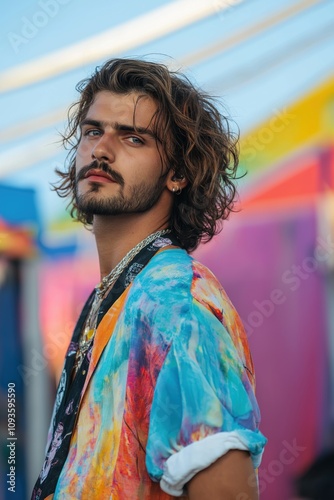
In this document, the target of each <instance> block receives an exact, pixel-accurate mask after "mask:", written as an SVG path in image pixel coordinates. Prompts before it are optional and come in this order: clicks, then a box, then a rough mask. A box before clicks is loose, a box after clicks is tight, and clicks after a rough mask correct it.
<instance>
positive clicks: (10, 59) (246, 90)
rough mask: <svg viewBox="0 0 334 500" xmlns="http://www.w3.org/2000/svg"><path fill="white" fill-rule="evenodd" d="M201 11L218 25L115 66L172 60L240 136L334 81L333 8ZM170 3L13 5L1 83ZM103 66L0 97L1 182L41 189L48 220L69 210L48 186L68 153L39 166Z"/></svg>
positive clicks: (241, 5) (153, 44) (71, 0)
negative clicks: (80, 89) (222, 109)
mask: <svg viewBox="0 0 334 500" xmlns="http://www.w3.org/2000/svg"><path fill="white" fill-rule="evenodd" d="M203 2H205V3H210V4H211V5H212V6H213V12H212V14H211V15H210V16H208V17H205V18H204V19H201V20H200V21H197V22H195V23H193V24H190V25H188V26H186V27H184V28H182V29H180V30H176V31H174V32H173V33H170V34H168V35H165V36H163V37H157V38H156V39H154V40H152V41H150V42H149V43H145V44H142V45H138V46H136V47H133V48H132V49H131V51H129V52H128V51H127V52H123V53H122V52H120V53H117V56H136V57H138V56H146V57H147V58H148V59H149V58H152V59H154V60H158V61H166V60H167V61H173V60H174V64H175V65H176V66H181V67H182V70H183V71H185V72H186V73H187V75H188V76H189V77H190V78H191V79H192V80H194V81H195V82H197V84H198V85H200V86H201V87H203V88H205V89H206V90H207V91H209V92H211V93H213V94H215V95H217V96H220V97H222V99H223V101H224V102H225V104H226V105H227V108H228V109H229V112H230V114H231V116H232V117H233V119H234V120H235V121H236V122H237V123H238V125H239V126H240V130H241V133H245V132H246V131H247V130H249V129H251V128H252V126H254V125H255V124H257V123H259V122H261V121H262V120H263V119H265V118H266V117H267V116H269V115H270V114H271V113H273V112H274V110H276V109H281V108H284V107H285V106H286V105H287V104H288V103H290V102H293V101H294V100H295V99H297V98H298V97H299V96H301V95H302V94H303V93H305V92H307V91H308V90H310V89H311V88H313V87H314V86H316V85H317V84H319V83H320V82H321V81H322V80H324V79H325V78H327V77H328V76H330V75H331V74H333V67H334V66H333V63H334V2H333V0H323V1H318V2H316V1H314V2H312V1H310V0H309V1H307V0H304V1H302V0H299V1H295V0H293V1H290V0H282V1H280V2H277V1H276V0H269V1H268V0H244V1H239V2H237V3H236V4H234V5H231V3H232V2H227V3H228V4H230V6H229V7H227V8H226V9H223V8H222V5H223V0H212V1H211V0H203ZM170 3H171V2H169V1H162V0H155V1H153V0H144V1H142V2H134V1H127V2H116V1H112V0H96V1H94V2H86V1H80V0H38V1H33V0H21V1H20V0H18V1H15V2H10V3H9V2H8V3H7V4H6V8H5V9H3V12H2V16H1V19H0V27H1V34H2V36H1V39H0V51H1V60H0V82H1V76H2V75H4V72H5V71H6V70H8V69H10V68H14V67H16V66H19V65H21V64H23V63H26V62H27V61H32V60H35V59H38V58H39V57H42V56H45V55H48V54H50V53H52V52H53V51H57V50H59V49H61V48H66V47H68V46H69V45H71V44H74V43H77V42H79V41H82V40H85V39H87V38H89V37H91V36H93V35H97V34H99V33H102V32H104V31H106V30H109V29H110V28H113V27H114V28H115V27H117V26H119V25H121V24H123V23H126V22H128V21H130V20H131V19H136V18H137V17H138V16H141V15H143V14H144V13H145V12H146V13H148V12H150V11H152V10H154V9H157V8H159V7H161V6H164V5H167V4H170ZM294 7H296V8H298V7H299V13H298V14H296V15H293V14H292V13H291V12H290V14H289V13H287V9H288V8H289V9H292V8H294ZM175 15H176V16H177V10H176V14H175ZM278 16H281V18H282V20H281V21H280V22H279V21H278ZM233 39H234V40H235V41H234V43H232V40H233ZM236 40H237V41H236ZM224 44H225V49H224ZM227 44H228V47H227V48H226V46H227ZM216 47H220V49H216ZM205 49H207V50H205ZM215 50H216V52H215ZM203 51H204V52H206V53H203ZM210 54H211V55H210ZM103 59H105V58H103ZM101 62H102V60H99V59H97V60H96V61H94V62H93V63H86V64H84V65H82V66H81V67H78V68H75V69H73V70H72V71H68V72H66V73H61V74H59V75H57V76H56V77H53V78H50V79H48V80H43V81H40V82H37V83H34V84H32V85H28V86H24V87H21V88H18V89H14V90H9V91H6V92H2V93H0V106H1V109H2V113H1V114H0V141H1V142H0V144H1V151H0V182H4V183H7V184H11V185H19V186H28V187H34V188H35V189H36V190H37V196H38V200H39V204H40V206H41V207H43V210H42V212H43V216H44V217H45V219H47V220H50V219H52V218H56V217H58V215H59V214H61V213H62V211H63V206H64V203H63V202H60V201H59V200H58V199H57V196H56V195H55V194H54V193H51V192H50V189H49V182H50V181H51V182H52V181H53V180H55V177H54V173H53V170H54V167H55V166H56V165H58V166H59V165H61V164H62V162H63V161H64V157H65V154H64V152H62V150H61V148H60V147H59V148H58V149H56V150H55V149H54V148H53V153H52V154H51V155H50V156H49V157H48V158H44V159H42V160H39V159H38V158H39V153H40V152H41V154H42V156H43V151H44V149H43V148H47V147H49V145H50V144H54V143H56V142H57V141H58V140H59V134H58V131H59V130H62V129H63V126H64V119H65V109H66V108H67V107H68V106H69V105H70V104H71V102H72V101H73V100H75V99H76V92H75V85H76V83H77V82H78V81H79V80H81V79H82V78H84V77H86V76H88V75H89V74H90V73H91V72H92V71H93V69H94V68H95V66H96V65H98V64H99V63H101ZM62 110H64V111H62ZM52 113H53V114H57V113H58V115H59V113H60V117H59V116H58V117H57V118H55V119H54V120H52V119H51V120H49V121H48V125H47V126H44V127H37V128H36V129H35V128H34V127H33V126H32V125H31V123H34V122H31V120H36V119H39V118H40V117H47V116H49V115H50V114H52ZM6 134H7V135H6ZM8 134H9V136H8ZM30 156H31V157H32V158H33V161H29V158H30Z"/></svg>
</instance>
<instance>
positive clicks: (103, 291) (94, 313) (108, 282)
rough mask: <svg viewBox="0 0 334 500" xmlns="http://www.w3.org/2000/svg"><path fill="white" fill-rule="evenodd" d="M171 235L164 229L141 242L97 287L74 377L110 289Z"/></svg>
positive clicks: (80, 342) (91, 339) (87, 347)
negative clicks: (146, 251) (134, 262)
mask: <svg viewBox="0 0 334 500" xmlns="http://www.w3.org/2000/svg"><path fill="white" fill-rule="evenodd" d="M167 233H170V229H162V230H161V231H157V232H155V233H153V234H150V235H149V236H147V237H146V238H145V239H144V240H142V241H140V242H139V243H138V245H136V246H135V247H133V248H132V249H131V250H130V251H129V252H128V253H127V254H126V255H125V257H123V259H122V260H121V261H120V262H119V263H118V264H117V266H116V267H114V269H112V270H111V272H110V273H109V274H108V275H107V276H105V277H104V278H102V280H101V282H100V283H99V284H98V285H96V287H95V296H94V300H93V303H92V305H91V308H90V311H89V314H88V316H87V319H86V322H85V325H84V328H83V332H82V334H81V337H80V340H79V346H78V350H77V353H76V358H75V363H74V375H75V374H76V373H77V371H78V370H79V368H80V365H81V363H82V361H83V359H84V357H85V355H86V353H87V351H88V349H89V347H90V346H91V345H92V343H93V340H94V337H95V333H96V328H97V318H98V314H99V310H100V307H101V304H102V302H103V300H104V298H105V297H106V296H107V293H108V292H109V290H110V288H111V287H112V286H113V285H114V284H115V282H116V281H117V279H118V278H119V277H120V275H121V274H122V273H123V271H124V269H126V267H127V266H128V265H129V264H130V262H131V261H132V260H133V259H134V257H135V256H136V255H137V254H138V253H139V252H140V251H141V250H142V249H143V248H144V247H145V246H146V245H149V244H150V243H152V241H154V240H156V239H157V238H160V237H161V236H163V235H165V234H167Z"/></svg>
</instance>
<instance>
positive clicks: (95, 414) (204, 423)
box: [54, 249, 266, 500]
mask: <svg viewBox="0 0 334 500" xmlns="http://www.w3.org/2000/svg"><path fill="white" fill-rule="evenodd" d="M258 424H259V410H258V406H257V402H256V399H255V396H254V371H253V365H252V360H251V356H250V353H249V349H248V345H247V340H246V336H245V333H244V329H243V326H242V324H241V321H240V319H239V316H238V315H237V313H236V311H235V309H234V308H233V306H232V304H231V302H230V300H229V299H228V297H227V296H226V293H225V292H224V290H223V289H222V287H221V285H220V284H219V282H218V281H217V280H216V278H215V277H214V276H213V274H212V273H211V272H210V271H209V270H208V269H207V268H206V267H204V266H203V265H201V264H200V263H198V262H197V261H195V260H194V259H193V258H192V257H190V256H189V255H188V254H187V253H186V252H185V251H183V250H180V249H166V250H162V251H160V252H159V253H157V254H156V255H155V256H154V257H153V258H152V259H151V260H150V262H149V263H148V265H147V266H146V267H145V268H144V269H143V270H142V271H141V272H140V274H139V275H138V276H137V277H136V278H135V280H134V281H133V283H132V284H131V285H129V286H128V288H127V289H126V290H125V291H124V293H123V294H122V295H121V296H120V298H119V299H118V300H117V301H116V302H115V303H114V305H113V306H112V307H111V308H110V309H109V311H108V312H107V313H106V315H105V316H104V318H103V319H102V321H101V323H100V325H99V327H98V330H97V333H96V337H95V342H94V347H93V352H92V357H91V362H90V366H89V371H88V374H87V378H86V381H85V386H84V389H83V393H82V399H81V406H80V411H79V415H78V419H77V424H76V427H75V431H74V433H73V436H72V440H71V445H70V450H69V454H68V457H67V460H66V462H65V465H64V467H63V469H62V472H61V475H60V478H59V480H58V483H57V488H56V491H55V494H54V500H60V499H62V500H65V499H66V500H68V499H69V498H77V499H79V498H80V499H83V500H85V499H90V498H101V499H103V500H106V499H113V500H136V499H138V500H139V499H141V500H148V499H150V500H152V499H160V500H166V499H169V498H173V497H174V496H175V497H176V496H181V494H182V490H183V487H184V485H185V484H186V482H187V481H189V480H190V479H191V477H193V476H194V475H195V474H196V473H197V472H198V471H200V470H202V469H203V468H205V467H208V466H209V465H210V464H211V463H213V462H214V461H215V460H217V459H218V458H219V457H220V456H222V455H224V454H225V453H226V452H227V451H228V450H230V449H241V450H249V452H250V454H251V457H252V459H253V463H254V467H255V468H256V467H257V466H258V464H259V462H260V459H261V454H262V451H263V447H264V445H265V442H266V439H265V438H264V436H263V435H262V434H261V433H260V431H259V430H258Z"/></svg>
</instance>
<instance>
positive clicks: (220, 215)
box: [54, 59, 239, 251]
mask: <svg viewBox="0 0 334 500" xmlns="http://www.w3.org/2000/svg"><path fill="white" fill-rule="evenodd" d="M76 89H77V90H78V91H79V92H80V94H81V95H80V99H79V101H78V102H76V103H75V104H73V105H72V106H71V108H70V110H69V116H68V127H67V130H66V132H65V134H64V135H63V144H64V146H65V148H66V149H69V154H68V157H67V166H66V167H65V168H66V170H65V171H61V170H59V169H56V173H57V174H58V175H59V176H60V181H59V184H58V185H54V189H55V191H56V192H57V193H58V195H59V196H61V197H67V196H70V198H71V199H70V203H69V206H71V207H72V208H71V216H72V217H73V218H74V219H76V220H79V221H81V222H83V223H84V224H85V225H89V224H91V223H92V216H91V215H87V214H85V213H83V212H82V211H81V210H80V209H79V208H78V206H77V205H76V200H75V182H76V176H75V157H76V151H77V148H78V144H79V142H80V123H81V121H82V120H83V119H84V118H85V116H86V115H87V112H88V110H89V107H90V106H91V104H92V103H93V101H94V98H95V96H96V94H97V93H98V92H100V91H103V90H107V91H110V92H114V93H117V94H128V93H130V92H140V93H142V94H144V95H148V96H150V97H151V98H153V99H154V101H155V102H156V103H157V105H158V109H157V113H156V116H155V125H154V128H155V135H156V140H157V141H158V140H159V135H161V132H159V131H163V137H164V138H163V140H162V147H163V150H164V155H163V156H164V158H165V159H166V164H167V168H168V170H169V169H173V171H174V172H175V174H176V176H178V177H180V178H183V177H185V178H186V179H187V181H188V184H187V186H186V187H185V188H184V189H183V190H182V193H181V194H180V195H179V196H175V198H174V205H173V209H172V213H171V216H170V227H171V228H172V230H173V231H174V233H175V234H176V236H177V238H178V240H179V242H180V245H181V246H182V247H183V248H185V249H186V250H187V251H192V250H194V249H195V248H196V247H197V246H198V244H199V243H200V241H201V240H203V241H209V240H211V238H212V237H213V236H214V235H215V234H217V233H218V232H219V231H220V230H221V228H222V221H223V220H225V219H227V217H228V216H229V214H230V212H231V211H233V207H234V203H235V197H236V186H235V180H236V179H237V176H236V171H237V166H238V156H239V154H238V153H239V151H238V134H236V133H234V132H233V131H232V130H231V127H230V122H229V119H228V118H227V117H226V116H223V115H222V114H221V113H220V112H219V111H218V106H217V103H216V100H215V99H214V98H213V97H211V96H208V95H207V94H205V93H204V92H202V91H201V90H199V89H197V88H195V86H194V85H193V84H192V83H191V82H190V81H189V79H188V78H187V77H186V76H185V75H183V74H181V73H179V72H175V71H170V70H169V69H168V68H167V66H165V65H163V64H158V63H155V62H148V61H144V60H136V59H111V60H109V61H107V62H106V63H105V64H104V65H103V66H102V67H98V68H96V70H95V72H94V73H93V75H92V76H91V77H90V78H87V79H85V80H82V81H81V82H79V83H78V85H77V86H76ZM160 139H161V138H160Z"/></svg>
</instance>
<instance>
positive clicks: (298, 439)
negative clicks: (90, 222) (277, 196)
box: [195, 208, 328, 500]
mask: <svg viewBox="0 0 334 500" xmlns="http://www.w3.org/2000/svg"><path fill="white" fill-rule="evenodd" d="M234 219H235V220H236V222H234V221H232V222H228V223H227V224H226V225H225V228H224V230H223V232H222V233H221V234H220V235H218V236H216V238H215V239H214V240H213V241H212V242H210V243H208V244H207V245H203V246H201V247H200V248H199V249H198V250H197V251H196V255H195V256H196V257H197V258H198V259H199V260H200V261H201V262H203V263H204V264H206V265H207V266H208V267H209V268H211V270H212V271H213V272H214V273H215V274H216V276H217V277H218V279H219V280H220V281H221V283H222V285H223V286H224V288H225V289H226V291H227V293H228V295H229V296H230V298H231V300H232V302H233V303H234V305H235V306H236V308H237V310H238V312H239V314H240V315H241V317H242V319H243V321H244V323H245V326H246V329H247V332H248V335H249V342H250V346H251V350H252V354H253V360H254V364H255V370H256V375H257V396H258V401H259V404H260V408H261V413H262V426H261V430H262V432H263V433H264V434H265V436H266V437H267V438H268V440H269V442H268V444H267V447H266V449H265V453H264V458H263V462H262V466H261V469H260V473H259V479H260V491H261V500H282V499H287V498H290V495H291V494H292V481H293V478H294V477H295V476H296V475H298V474H299V473H300V472H301V471H302V470H303V469H304V467H306V466H307V465H308V464H309V463H310V462H312V461H313V459H314V457H315V456H316V454H317V453H318V451H319V444H320V440H321V432H322V429H321V427H322V424H323V421H324V418H323V416H324V412H325V404H326V402H325V391H326V382H325V381H326V380H327V379H328V378H327V379H326V376H327V377H328V375H326V370H327V366H328V361H327V357H326V336H327V332H326V311H325V305H324V302H325V301H324V286H323V285H324V283H323V279H324V277H323V275H322V271H321V270H320V264H319V261H318V260H317V259H314V250H315V247H316V246H317V245H319V242H317V236H316V218H315V213H314V209H312V208H310V209H309V210H306V211H305V210H304V211H303V212H300V213H298V212H296V213H294V214H289V215H285V216H283V215H282V216H279V215H278V214H277V215H275V216H274V217H273V215H272V214H271V216H270V219H269V217H268V218H266V217H263V216H262V217H258V218H257V219H256V218H255V217H253V218H252V219H249V218H248V219H247V218H246V217H245V216H243V215H242V214H239V215H235V216H234ZM325 253H326V248H325V247H324V248H323V249H322V255H325Z"/></svg>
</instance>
